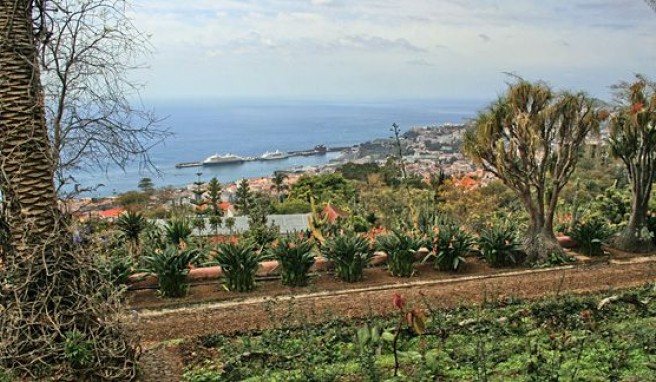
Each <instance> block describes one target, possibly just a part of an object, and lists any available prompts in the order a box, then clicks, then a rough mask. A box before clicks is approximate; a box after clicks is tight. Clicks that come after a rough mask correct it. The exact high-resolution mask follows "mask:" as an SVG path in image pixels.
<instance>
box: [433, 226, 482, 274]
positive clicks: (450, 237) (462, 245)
mask: <svg viewBox="0 0 656 382" xmlns="http://www.w3.org/2000/svg"><path fill="white" fill-rule="evenodd" d="M473 246H474V239H473V238H472V236H471V235H469V234H468V233H467V232H465V231H464V230H462V229H461V228H460V227H457V226H455V225H446V226H442V227H440V228H439V232H438V233H437V235H436V237H435V241H434V251H433V252H431V253H429V254H428V255H426V257H425V258H424V261H427V260H428V259H431V258H435V262H434V263H433V267H434V268H435V269H437V270H440V271H455V272H457V271H458V270H460V267H461V266H462V264H464V263H465V256H466V255H467V254H469V253H470V252H472V251H473V250H474V248H473Z"/></svg>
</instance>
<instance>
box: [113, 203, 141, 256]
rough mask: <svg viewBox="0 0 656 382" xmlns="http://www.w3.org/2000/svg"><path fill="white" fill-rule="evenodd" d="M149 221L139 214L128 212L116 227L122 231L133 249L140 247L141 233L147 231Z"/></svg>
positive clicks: (121, 217) (117, 222)
mask: <svg viewBox="0 0 656 382" xmlns="http://www.w3.org/2000/svg"><path fill="white" fill-rule="evenodd" d="M147 225H148V220H146V218H145V217H144V216H143V215H142V214H141V213H139V212H136V211H131V210H128V211H127V212H126V213H124V214H122V215H121V216H119V218H118V220H117V221H116V227H117V228H118V229H119V231H121V233H122V234H123V236H124V237H125V239H126V240H127V241H128V243H130V244H131V247H132V248H133V249H136V248H138V247H139V244H140V237H141V233H142V232H143V231H144V230H145V229H146V227H147Z"/></svg>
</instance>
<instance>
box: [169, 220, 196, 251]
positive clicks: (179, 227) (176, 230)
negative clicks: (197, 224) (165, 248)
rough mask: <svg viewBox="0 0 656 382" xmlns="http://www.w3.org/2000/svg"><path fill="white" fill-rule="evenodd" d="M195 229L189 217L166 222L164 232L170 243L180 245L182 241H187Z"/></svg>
mask: <svg viewBox="0 0 656 382" xmlns="http://www.w3.org/2000/svg"><path fill="white" fill-rule="evenodd" d="M192 231H193V229H192V227H191V223H190V222H189V220H187V219H173V220H170V221H168V222H167V223H166V226H165V227H164V233H165V235H166V238H167V239H168V241H169V243H171V244H175V245H180V243H181V242H183V241H185V242H186V241H187V240H188V239H189V236H191V233H192Z"/></svg>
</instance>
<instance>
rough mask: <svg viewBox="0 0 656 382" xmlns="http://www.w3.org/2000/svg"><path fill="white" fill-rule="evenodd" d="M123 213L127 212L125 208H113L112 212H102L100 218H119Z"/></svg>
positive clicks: (99, 214)
mask: <svg viewBox="0 0 656 382" xmlns="http://www.w3.org/2000/svg"><path fill="white" fill-rule="evenodd" d="M123 212H125V208H121V207H118V208H112V209H111V210H105V211H100V212H99V213H98V216H99V217H101V218H103V219H110V218H118V217H119V215H121V214H122V213H123Z"/></svg>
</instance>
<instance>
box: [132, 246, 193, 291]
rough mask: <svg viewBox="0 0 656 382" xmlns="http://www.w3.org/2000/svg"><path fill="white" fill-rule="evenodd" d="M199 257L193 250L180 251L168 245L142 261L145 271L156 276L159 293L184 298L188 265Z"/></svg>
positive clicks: (187, 286)
mask: <svg viewBox="0 0 656 382" xmlns="http://www.w3.org/2000/svg"><path fill="white" fill-rule="evenodd" d="M198 256H199V252H198V251H197V250H195V249H187V250H180V249H178V247H177V246H174V245H169V246H168V247H166V248H165V249H164V250H156V251H154V252H151V253H150V254H149V255H148V256H146V257H145V258H144V259H143V261H144V264H145V267H146V271H147V272H149V273H150V274H154V275H156V276H157V282H158V284H159V292H160V294H161V295H162V296H164V297H184V296H185V295H186V294H187V289H188V288H189V285H188V284H187V275H188V274H189V264H190V263H192V262H194V260H195V259H196V258H197V257H198Z"/></svg>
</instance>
